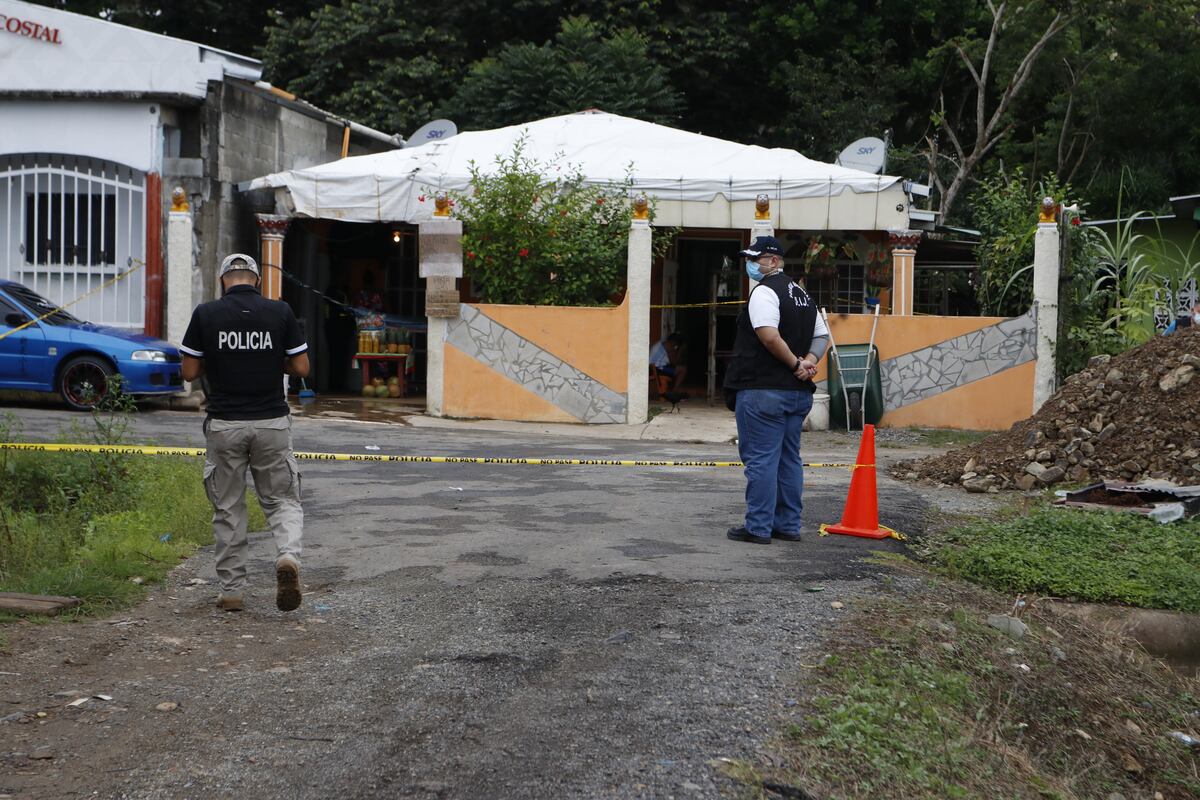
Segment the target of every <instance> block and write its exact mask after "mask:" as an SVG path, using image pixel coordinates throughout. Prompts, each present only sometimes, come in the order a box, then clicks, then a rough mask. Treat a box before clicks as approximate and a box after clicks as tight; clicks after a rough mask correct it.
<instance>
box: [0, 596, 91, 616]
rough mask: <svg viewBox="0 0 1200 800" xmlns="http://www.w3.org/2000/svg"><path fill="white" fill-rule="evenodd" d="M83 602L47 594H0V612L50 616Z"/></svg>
mask: <svg viewBox="0 0 1200 800" xmlns="http://www.w3.org/2000/svg"><path fill="white" fill-rule="evenodd" d="M82 602H83V601H82V600H80V599H79V598H78V597H58V596H56V595H48V594H22V593H20V592H0V611H5V612H8V613H11V614H40V615H45V616H50V615H53V614H57V613H58V612H60V611H62V610H63V609H66V608H74V607H75V606H77V605H79V604H80V603H82Z"/></svg>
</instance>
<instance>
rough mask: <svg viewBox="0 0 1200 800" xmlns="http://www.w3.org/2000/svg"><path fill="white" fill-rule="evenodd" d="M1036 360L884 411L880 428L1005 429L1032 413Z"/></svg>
mask: <svg viewBox="0 0 1200 800" xmlns="http://www.w3.org/2000/svg"><path fill="white" fill-rule="evenodd" d="M1036 366H1037V364H1036V362H1034V361H1030V362H1029V363H1027V364H1022V365H1020V366H1019V367H1013V368H1012V369H1007V370H1005V371H1004V372H1001V373H998V374H996V375H993V376H991V377H990V378H984V379H983V380H978V381H974V382H973V383H968V384H966V385H964V386H959V387H958V388H957V389H951V390H950V391H948V392H942V393H941V394H939V395H935V396H934V397H927V398H925V399H924V400H918V401H917V402H915V403H910V404H909V405H906V406H902V407H901V408H897V409H894V410H892V411H887V412H885V413H884V415H883V419H882V420H880V425H881V426H882V427H891V428H903V427H910V426H916V427H921V428H959V429H961V430H969V431H1000V430H1007V429H1008V428H1009V427H1010V426H1011V425H1012V424H1013V423H1014V422H1016V421H1017V420H1022V419H1025V418H1026V417H1028V416H1029V415H1030V414H1031V413H1033V372H1034V368H1035V367H1036Z"/></svg>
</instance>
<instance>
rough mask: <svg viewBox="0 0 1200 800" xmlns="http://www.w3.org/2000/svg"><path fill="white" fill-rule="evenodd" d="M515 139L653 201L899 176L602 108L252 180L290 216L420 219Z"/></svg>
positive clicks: (826, 190) (827, 192)
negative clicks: (627, 183) (281, 195)
mask: <svg viewBox="0 0 1200 800" xmlns="http://www.w3.org/2000/svg"><path fill="white" fill-rule="evenodd" d="M519 141H523V147H524V152H525V154H526V155H527V156H528V157H530V158H532V159H534V160H536V161H538V162H539V163H540V164H541V165H542V168H543V170H544V171H545V172H546V173H547V174H554V172H555V170H556V169H558V170H565V169H572V168H578V169H579V170H580V171H581V172H582V173H583V175H584V176H585V181H586V182H587V183H589V184H594V185H615V184H620V183H621V182H622V181H623V180H624V177H625V175H626V174H627V173H628V174H629V175H630V176H631V177H632V180H633V183H634V186H635V188H636V189H637V190H638V191H641V192H645V193H646V194H647V195H650V196H651V197H654V198H656V199H658V200H660V201H672V202H683V203H710V202H712V201H713V200H714V199H715V198H717V197H719V196H720V197H724V198H725V200H727V201H730V202H736V201H752V200H754V198H755V197H756V196H757V195H758V194H760V193H766V194H767V195H769V196H770V198H771V200H772V202H773V203H775V202H780V201H784V200H795V199H801V198H832V197H837V196H838V195H841V194H842V193H843V192H844V191H846V190H847V189H849V190H850V191H852V192H855V193H881V192H885V191H886V190H888V189H890V188H891V187H893V186H894V185H896V184H897V182H898V181H899V178H895V177H890V176H877V175H871V174H868V173H865V172H860V171H858V170H854V169H849V168H846V167H840V166H836V165H832V164H824V163H821V162H818V161H813V160H811V159H808V158H805V157H804V156H803V155H801V154H800V153H798V152H796V151H795V150H785V149H779V148H776V149H768V148H763V147H758V146H755V145H743V144H738V143H736V142H728V141H724V140H722V139H714V138H712V137H708V136H702V135H700V134H695V133H687V132H685V131H679V130H675V129H673V128H668V127H665V126H662V125H654V124H652V123H649V122H643V121H641V120H634V119H629V118H627V117H620V116H616V115H614V114H605V113H602V112H583V113H580V114H570V115H566V116H561V117H551V118H548V119H544V120H538V121H537V122H531V123H529V124H527V125H516V126H511V127H508V128H500V129H497V130H493V131H479V132H468V133H462V134H459V135H458V136H455V137H453V138H451V139H448V140H445V141H441V142H434V143H430V144H427V145H422V146H421V147H415V148H410V149H406V150H394V151H389V152H386V153H376V154H374V155H367V156H358V157H355V158H346V159H342V160H340V161H334V162H330V163H328V164H322V165H320V166H316V167H310V168H308V169H301V170H291V171H288V172H280V173H276V174H273V175H267V176H265V177H262V178H258V179H256V180H254V181H253V182H251V184H250V187H249V188H251V189H269V188H276V189H286V190H287V192H288V201H289V203H290V205H291V206H292V208H291V209H289V211H291V213H294V214H296V215H297V216H303V217H314V218H324V219H339V220H346V221H354V222H376V221H388V222H420V221H422V220H425V219H429V218H430V217H431V216H432V212H433V198H432V194H433V193H434V192H437V191H439V190H446V191H460V192H461V191H465V190H467V189H468V187H469V185H470V168H471V165H472V164H475V165H477V166H478V167H479V168H480V170H481V171H483V172H485V173H486V172H490V171H494V170H495V169H496V163H495V162H496V158H497V156H509V155H511V154H512V152H513V148H514V147H515V146H516V145H517V143H518V142H519Z"/></svg>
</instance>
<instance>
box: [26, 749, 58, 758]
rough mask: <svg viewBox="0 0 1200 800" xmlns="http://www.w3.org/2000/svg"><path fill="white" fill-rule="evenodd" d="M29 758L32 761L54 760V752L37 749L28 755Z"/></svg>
mask: <svg viewBox="0 0 1200 800" xmlns="http://www.w3.org/2000/svg"><path fill="white" fill-rule="evenodd" d="M29 757H30V758H31V759H33V760H34V761H48V760H49V759H51V758H54V751H53V750H51V749H50V748H49V747H39V748H37V749H36V750H34V751H33V752H32V753H30V754H29Z"/></svg>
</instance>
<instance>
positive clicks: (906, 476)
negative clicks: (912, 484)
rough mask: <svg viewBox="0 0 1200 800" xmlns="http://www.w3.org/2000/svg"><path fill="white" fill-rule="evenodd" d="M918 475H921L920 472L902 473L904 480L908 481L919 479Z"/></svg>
mask: <svg viewBox="0 0 1200 800" xmlns="http://www.w3.org/2000/svg"><path fill="white" fill-rule="evenodd" d="M920 477H921V476H920V474H918V473H916V472H906V473H904V479H905V480H908V481H915V480H919V479H920Z"/></svg>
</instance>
